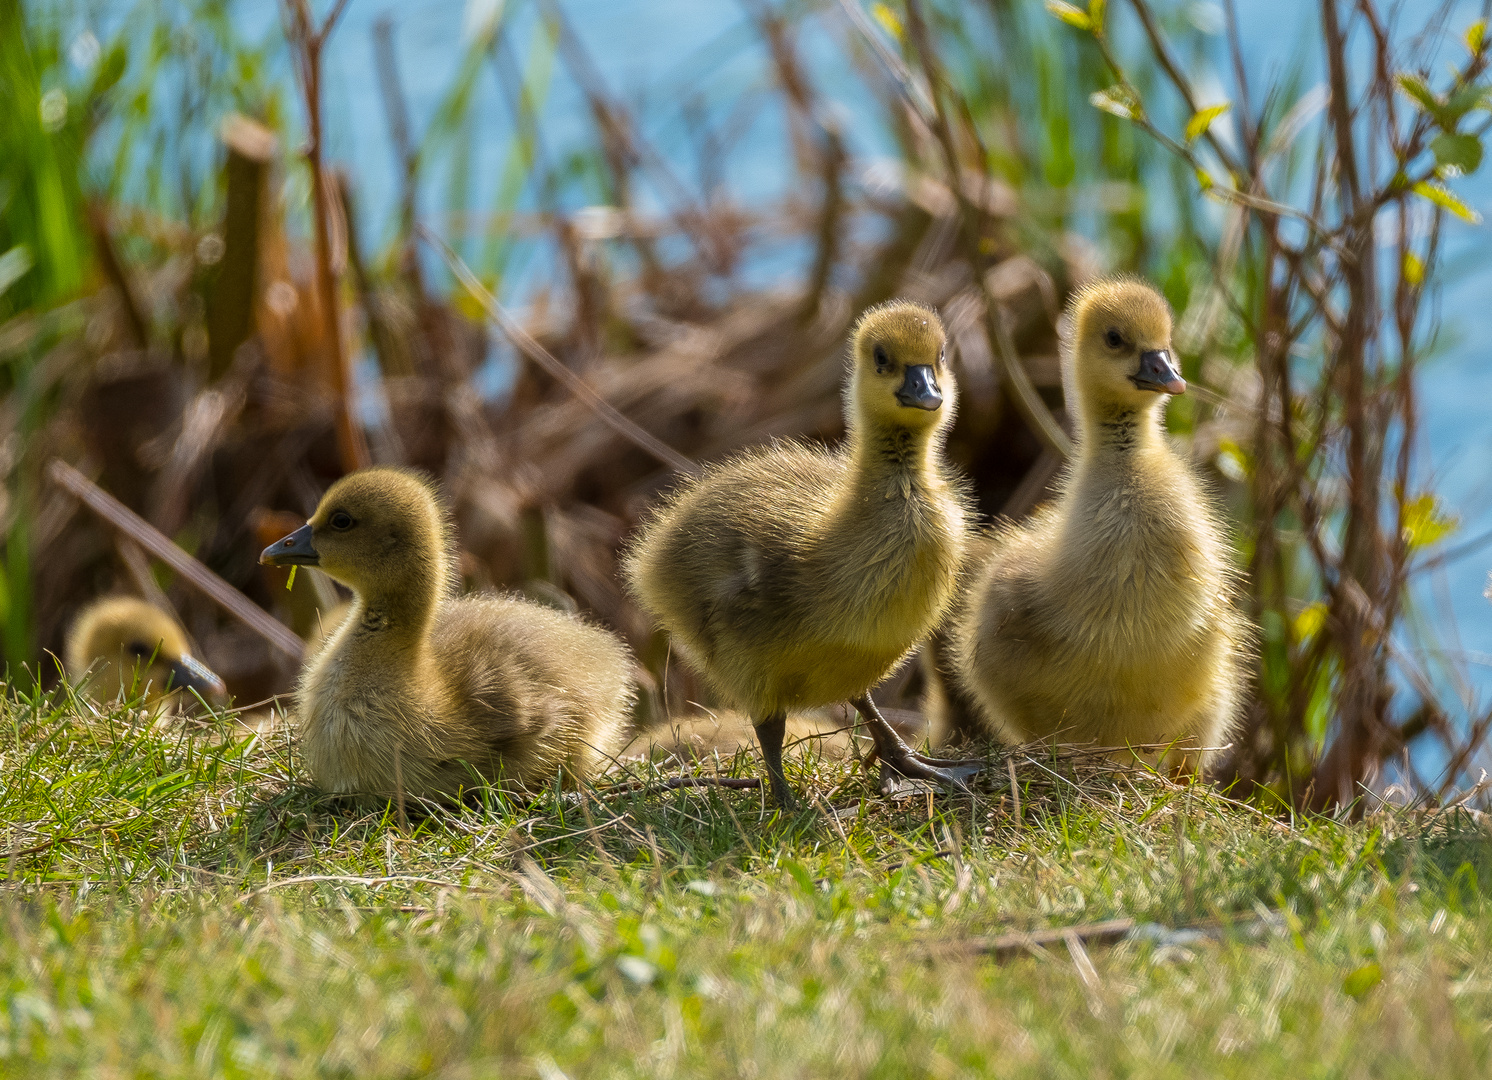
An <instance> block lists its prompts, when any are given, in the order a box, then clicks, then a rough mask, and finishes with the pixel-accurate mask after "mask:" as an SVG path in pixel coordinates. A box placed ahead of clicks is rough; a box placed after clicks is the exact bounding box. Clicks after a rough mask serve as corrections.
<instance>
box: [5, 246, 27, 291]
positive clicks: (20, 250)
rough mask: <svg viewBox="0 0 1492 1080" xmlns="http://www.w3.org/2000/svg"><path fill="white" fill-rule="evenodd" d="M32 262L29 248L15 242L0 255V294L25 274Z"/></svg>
mask: <svg viewBox="0 0 1492 1080" xmlns="http://www.w3.org/2000/svg"><path fill="white" fill-rule="evenodd" d="M33 262H34V260H33V259H32V258H31V249H30V248H28V247H27V246H26V245H25V244H17V245H16V246H15V247H13V248H11V249H10V250H9V251H7V252H6V253H5V254H4V255H0V296H4V295H5V290H7V289H9V288H10V287H11V286H12V285H14V284H15V283H16V282H17V281H20V280H21V278H23V277H25V276H26V271H28V270H30V269H31V267H32V264H33Z"/></svg>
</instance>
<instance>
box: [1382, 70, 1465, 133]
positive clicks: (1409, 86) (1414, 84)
mask: <svg viewBox="0 0 1492 1080" xmlns="http://www.w3.org/2000/svg"><path fill="white" fill-rule="evenodd" d="M1394 82H1396V83H1398V84H1399V89H1400V90H1402V91H1403V92H1404V93H1405V94H1406V95H1408V97H1409V98H1411V99H1412V100H1413V101H1414V103H1415V104H1416V105H1418V106H1419V107H1420V108H1421V109H1423V110H1424V111H1425V112H1427V113H1429V114H1430V115H1431V116H1432V117H1434V119H1435V122H1436V123H1437V124H1439V125H1440V126H1441V127H1443V128H1454V127H1455V126H1456V123H1455V121H1454V120H1453V119H1451V117H1449V116H1447V115H1446V111H1445V106H1444V105H1443V104H1442V103H1441V101H1440V99H1439V98H1438V97H1436V96H1435V94H1434V92H1433V91H1431V89H1430V88H1429V86H1427V85H1426V84H1425V80H1424V79H1422V78H1420V77H1419V76H1418V75H1413V74H1410V73H1409V72H1407V71H1401V72H1399V74H1397V75H1395V76H1394Z"/></svg>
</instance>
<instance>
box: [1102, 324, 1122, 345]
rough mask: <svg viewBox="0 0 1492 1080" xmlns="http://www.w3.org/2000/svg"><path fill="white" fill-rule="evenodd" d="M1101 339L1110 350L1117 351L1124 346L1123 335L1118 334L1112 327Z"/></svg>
mask: <svg viewBox="0 0 1492 1080" xmlns="http://www.w3.org/2000/svg"><path fill="white" fill-rule="evenodd" d="M1103 339H1104V342H1105V343H1106V344H1107V345H1108V347H1109V348H1111V349H1117V348H1119V347H1120V346H1122V345H1123V344H1124V335H1123V334H1121V333H1119V331H1118V330H1115V329H1114V328H1113V327H1112V326H1111V327H1109V328H1108V330H1106V331H1105V332H1104V335H1103Z"/></svg>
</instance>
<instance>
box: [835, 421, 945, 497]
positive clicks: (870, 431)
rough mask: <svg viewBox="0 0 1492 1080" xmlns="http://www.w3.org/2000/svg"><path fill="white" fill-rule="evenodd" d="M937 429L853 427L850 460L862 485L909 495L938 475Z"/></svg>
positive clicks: (892, 426) (859, 424) (851, 430)
mask: <svg viewBox="0 0 1492 1080" xmlns="http://www.w3.org/2000/svg"><path fill="white" fill-rule="evenodd" d="M938 431H939V428H938V427H937V426H933V425H929V426H927V427H923V428H907V427H898V426H894V425H891V424H877V423H865V422H860V423H857V424H855V425H853V426H852V427H851V428H850V438H849V445H850V451H849V456H850V461H851V463H852V465H853V466H854V471H855V475H856V477H857V478H858V479H859V481H860V483H861V484H862V485H869V486H871V487H873V488H882V487H884V488H886V489H887V490H886V492H885V493H886V494H892V493H895V492H897V491H900V492H903V493H906V492H909V491H911V490H912V489H914V488H916V487H918V486H920V484H921V483H924V482H926V481H927V480H929V479H931V478H933V477H936V476H937V475H938V471H937V466H936V462H935V460H934V459H935V454H936V446H937V442H938Z"/></svg>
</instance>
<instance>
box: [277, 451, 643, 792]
mask: <svg viewBox="0 0 1492 1080" xmlns="http://www.w3.org/2000/svg"><path fill="white" fill-rule="evenodd" d="M260 560H261V561H262V562H266V563H270V564H273V565H280V566H284V565H295V564H299V565H309V566H317V567H320V568H321V569H322V570H323V571H325V572H326V573H327V574H329V575H330V576H331V577H333V578H335V579H336V580H337V581H340V582H342V584H344V585H346V586H347V587H348V588H350V589H351V590H352V592H353V600H352V607H351V610H350V611H348V613H347V615H346V616H345V617H344V618H343V619H342V620H341V621H340V622H339V623H338V624H337V625H336V626H335V628H330V629H328V636H327V640H326V643H325V645H324V646H323V647H322V648H321V649H320V650H319V651H317V652H315V653H314V654H312V655H311V656H310V658H309V659H308V660H307V662H306V666H305V667H304V669H303V670H302V672H301V678H300V685H299V688H298V690H297V700H298V705H299V714H300V715H299V725H300V746H301V754H302V756H303V758H304V759H305V762H306V766H307V768H308V769H309V771H310V773H311V776H312V777H313V778H314V779H315V781H316V783H317V784H318V785H320V786H321V787H322V788H323V789H324V790H326V791H329V792H339V793H342V792H346V793H350V792H361V793H371V794H378V795H388V794H398V793H406V794H409V795H413V796H418V797H423V798H430V799H439V798H442V797H448V796H453V795H456V794H457V793H458V792H459V791H460V790H461V789H463V788H465V789H471V788H473V787H476V786H480V785H481V784H483V783H500V784H505V785H509V786H516V787H521V788H534V787H537V786H540V785H542V784H544V783H546V782H547V781H549V780H550V779H552V778H554V777H555V776H556V775H557V774H561V773H562V774H563V775H564V776H565V777H566V778H567V779H568V780H570V781H572V782H573V781H575V780H579V779H581V778H584V777H586V776H588V775H590V774H591V773H593V772H594V771H595V770H596V769H597V768H598V767H600V766H602V765H604V764H605V763H606V762H608V761H609V760H611V755H612V754H613V752H614V751H615V750H616V749H618V748H619V747H620V746H621V745H622V743H623V742H624V741H625V734H626V731H627V726H628V724H629V719H630V712H631V706H632V699H633V695H634V692H635V687H634V683H633V679H632V661H631V658H630V656H629V654H628V652H627V650H626V648H625V647H624V646H623V645H622V643H621V642H620V641H618V640H617V638H616V637H615V636H614V635H613V634H611V633H609V632H607V631H606V630H603V629H601V628H599V627H596V626H591V625H589V624H587V623H585V622H582V621H581V620H580V619H578V618H576V617H574V616H570V615H565V614H562V613H559V612H556V611H554V610H552V609H550V608H545V607H540V606H539V605H537V604H532V603H529V602H527V601H524V600H519V599H515V598H512V597H507V596H498V595H495V594H485V595H473V596H463V597H459V598H457V597H456V596H454V575H453V559H452V537H451V531H450V529H449V527H448V525H447V522H446V517H445V514H444V512H443V511H442V509H441V506H440V503H439V501H438V500H437V497H436V493H435V490H434V488H433V487H432V486H431V484H430V483H429V482H427V481H426V480H425V479H424V478H423V477H421V476H419V475H417V474H415V473H411V472H406V471H404V470H401V469H389V468H376V469H365V470H363V471H361V472H357V473H353V474H351V475H349V476H346V477H343V478H342V479H341V480H339V481H337V482H336V483H335V484H333V485H332V486H331V488H330V489H329V490H328V491H327V493H326V494H325V496H323V497H322V499H321V503H320V505H318V506H317V508H316V513H315V514H314V515H313V516H312V518H311V520H310V521H309V522H307V523H306V524H305V525H304V526H302V527H301V528H299V529H297V530H296V531H295V532H293V533H291V534H290V535H289V536H287V537H285V538H284V539H283V540H280V541H278V542H277V543H275V544H271V545H270V546H269V547H267V548H266V549H265V550H264V553H263V554H262V555H261V556H260Z"/></svg>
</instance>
